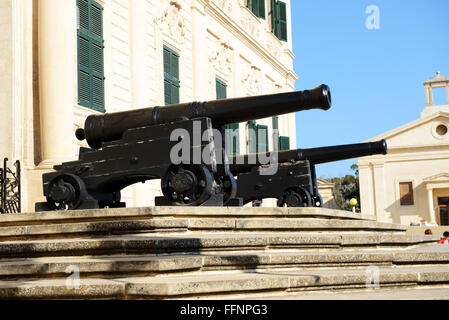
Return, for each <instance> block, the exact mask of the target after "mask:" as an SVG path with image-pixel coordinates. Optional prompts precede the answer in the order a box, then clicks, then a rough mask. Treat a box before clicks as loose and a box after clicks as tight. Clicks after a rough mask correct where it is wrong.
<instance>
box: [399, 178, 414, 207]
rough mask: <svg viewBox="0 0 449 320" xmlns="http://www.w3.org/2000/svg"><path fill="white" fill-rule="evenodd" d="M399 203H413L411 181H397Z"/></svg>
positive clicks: (406, 204) (410, 204)
mask: <svg viewBox="0 0 449 320" xmlns="http://www.w3.org/2000/svg"><path fill="white" fill-rule="evenodd" d="M399 193H400V197H401V198H400V203H401V206H412V205H414V200H413V183H412V182H400V183H399Z"/></svg>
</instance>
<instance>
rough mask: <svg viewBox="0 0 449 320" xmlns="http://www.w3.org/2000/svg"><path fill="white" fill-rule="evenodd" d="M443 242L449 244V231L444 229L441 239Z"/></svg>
mask: <svg viewBox="0 0 449 320" xmlns="http://www.w3.org/2000/svg"><path fill="white" fill-rule="evenodd" d="M440 243H441V244H449V231H444V233H443V237H442V238H441V239H440Z"/></svg>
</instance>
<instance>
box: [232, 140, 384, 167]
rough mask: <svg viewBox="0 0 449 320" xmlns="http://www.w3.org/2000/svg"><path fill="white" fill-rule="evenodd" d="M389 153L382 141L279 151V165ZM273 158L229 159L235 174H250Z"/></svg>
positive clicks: (314, 162) (317, 162) (247, 156)
mask: <svg viewBox="0 0 449 320" xmlns="http://www.w3.org/2000/svg"><path fill="white" fill-rule="evenodd" d="M387 153H388V148H387V142H386V141H385V140H383V139H382V140H380V141H376V142H367V143H357V144H347V145H340V146H331V147H321V148H310V149H295V150H286V151H279V152H278V153H277V154H278V159H277V163H289V162H290V163H294V162H296V161H301V160H309V162H310V164H312V165H315V164H320V163H326V162H333V161H340V160H346V159H352V158H358V157H364V156H370V155H373V154H387ZM271 156H272V154H271V153H270V152H267V153H259V154H252V155H241V156H234V157H229V163H230V170H231V172H232V173H233V174H239V173H243V172H248V171H250V170H251V169H252V168H254V167H256V166H260V165H262V164H263V163H262V161H264V159H269V157H271ZM260 160H262V161H260Z"/></svg>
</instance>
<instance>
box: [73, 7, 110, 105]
mask: <svg viewBox="0 0 449 320" xmlns="http://www.w3.org/2000/svg"><path fill="white" fill-rule="evenodd" d="M77 5H78V19H79V22H78V104H79V105H81V106H84V107H88V108H91V109H94V110H97V111H100V112H104V111H105V107H104V104H105V103H104V67H103V65H104V61H103V59H104V58H103V52H104V45H103V42H104V41H103V7H102V6H101V5H100V4H98V3H97V2H95V1H94V0H77Z"/></svg>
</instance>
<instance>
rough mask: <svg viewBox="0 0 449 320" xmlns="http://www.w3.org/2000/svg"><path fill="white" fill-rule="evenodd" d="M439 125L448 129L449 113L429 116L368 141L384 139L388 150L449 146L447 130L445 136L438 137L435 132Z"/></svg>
mask: <svg viewBox="0 0 449 320" xmlns="http://www.w3.org/2000/svg"><path fill="white" fill-rule="evenodd" d="M440 125H444V126H446V128H448V129H449V113H447V112H437V113H434V114H431V115H429V116H427V117H424V118H421V119H418V120H416V121H413V122H410V123H408V124H406V125H403V126H401V127H398V128H396V129H394V130H391V131H388V132H386V133H384V134H381V135H379V136H377V137H374V138H372V139H370V140H369V141H378V140H380V139H385V140H387V142H388V147H389V148H395V147H413V146H417V147H419V146H432V145H447V144H449V130H448V132H447V133H446V134H445V135H440V134H439V133H438V130H437V128H438V127H439V126H440Z"/></svg>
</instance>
